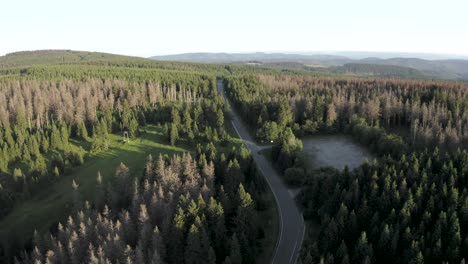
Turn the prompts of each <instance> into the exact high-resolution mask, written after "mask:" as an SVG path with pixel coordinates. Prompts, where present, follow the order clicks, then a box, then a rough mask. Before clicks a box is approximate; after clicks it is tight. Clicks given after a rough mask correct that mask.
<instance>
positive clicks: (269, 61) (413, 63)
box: [151, 52, 468, 80]
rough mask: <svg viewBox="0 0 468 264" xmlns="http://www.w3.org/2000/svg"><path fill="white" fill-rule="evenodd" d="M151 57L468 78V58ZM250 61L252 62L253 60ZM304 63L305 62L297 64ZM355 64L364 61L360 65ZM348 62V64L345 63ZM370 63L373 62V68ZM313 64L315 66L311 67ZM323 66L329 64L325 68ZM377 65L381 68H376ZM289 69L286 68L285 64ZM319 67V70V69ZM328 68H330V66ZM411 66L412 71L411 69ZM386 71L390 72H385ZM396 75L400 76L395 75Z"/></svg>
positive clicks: (257, 54)
mask: <svg viewBox="0 0 468 264" xmlns="http://www.w3.org/2000/svg"><path fill="white" fill-rule="evenodd" d="M151 59H155V60H166V61H185V62H204V63H222V64H225V63H235V64H242V63H245V64H248V63H249V62H252V61H255V64H257V65H258V64H265V65H270V66H274V67H275V68H278V67H280V66H281V65H283V66H285V65H287V64H289V65H290V66H292V67H293V68H294V69H297V68H309V69H310V70H317V71H321V72H334V71H338V72H339V71H341V70H343V71H345V72H346V71H347V72H356V74H357V75H360V74H361V73H362V72H363V70H364V75H367V73H372V75H383V76H387V75H388V76H394V74H395V73H398V72H400V73H402V74H403V75H402V76H401V75H398V76H401V77H404V76H413V74H414V77H417V76H421V75H424V76H426V78H438V79H454V80H468V60H461V59H459V60H455V59H452V60H424V59H418V58H390V59H381V58H364V59H351V58H348V57H345V56H339V55H326V54H318V55H314V54H311V55H306V54H286V53H261V52H258V53H186V54H177V55H167V56H154V57H151ZM250 64H251V63H250ZM298 64H302V65H298ZM355 64H365V65H366V66H361V67H360V68H357V67H358V66H356V65H355ZM345 65H348V66H345ZM370 65H374V66H373V67H374V69H371V68H370V67H371V66H370ZM375 65H389V66H396V67H404V68H405V69H401V68H393V67H387V68H385V67H378V66H375ZM308 66H312V67H308ZM321 66H326V67H325V69H323V68H321ZM330 66H345V67H344V68H334V67H330ZM377 67H378V68H377ZM286 68H287V67H286ZM319 68H320V69H319ZM327 68H329V69H327ZM409 68H411V69H413V70H409ZM385 70H388V71H389V72H388V73H386V72H385ZM395 77H397V76H395Z"/></svg>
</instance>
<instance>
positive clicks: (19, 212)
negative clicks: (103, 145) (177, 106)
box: [0, 126, 193, 248]
mask: <svg viewBox="0 0 468 264" xmlns="http://www.w3.org/2000/svg"><path fill="white" fill-rule="evenodd" d="M144 130H145V131H146V132H145V133H143V134H142V135H141V136H140V137H139V138H137V139H135V140H131V141H130V143H123V142H122V137H121V136H120V135H110V140H111V148H110V149H109V150H108V151H106V152H102V153H100V154H98V155H95V156H92V157H91V158H89V159H88V160H87V161H86V162H85V164H84V165H82V166H80V167H78V168H76V169H75V170H74V171H73V172H72V173H71V175H66V176H63V177H62V178H61V179H60V180H58V181H57V182H54V183H52V184H51V185H49V186H48V187H46V188H44V189H43V190H41V191H40V192H39V193H37V194H36V195H34V196H32V197H31V198H30V199H28V200H26V201H23V202H21V203H19V204H17V205H16V206H15V209H14V210H13V211H12V212H11V213H10V214H9V215H8V216H6V217H5V218H4V219H2V221H0V242H1V243H2V244H3V245H4V246H5V248H7V246H8V245H11V242H12V239H13V238H14V239H15V240H16V241H15V242H14V243H18V245H24V244H25V243H26V242H27V241H28V240H29V239H30V238H31V236H32V234H33V232H34V230H38V231H39V232H45V231H47V230H48V229H49V227H50V226H52V225H53V224H54V223H57V222H59V221H62V222H63V221H64V220H65V217H66V216H67V215H69V214H70V212H71V209H72V208H71V207H72V201H73V192H72V187H71V184H72V180H73V179H74V180H75V181H76V182H77V183H78V184H79V190H80V193H81V195H82V197H83V198H84V199H86V200H89V201H93V200H94V191H95V188H96V177H97V173H98V171H100V172H101V175H102V178H103V182H104V183H106V182H108V181H110V180H112V177H113V175H114V171H115V169H116V167H117V166H118V165H119V164H120V163H121V162H123V163H124V164H125V165H126V166H127V167H129V168H130V171H131V172H133V175H141V173H142V171H143V167H144V164H145V162H146V158H147V156H148V154H152V155H153V158H157V156H159V153H162V154H169V155H172V154H175V153H182V152H188V151H189V150H190V149H193V147H192V148H191V147H190V145H188V144H187V143H185V142H181V143H180V144H179V146H177V147H174V146H170V145H168V144H164V143H159V142H167V139H166V137H165V135H164V134H163V131H162V130H163V129H162V128H158V127H156V126H146V127H144Z"/></svg>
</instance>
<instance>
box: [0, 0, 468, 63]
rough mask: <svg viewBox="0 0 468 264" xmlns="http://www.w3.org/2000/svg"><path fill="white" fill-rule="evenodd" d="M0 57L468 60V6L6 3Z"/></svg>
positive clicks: (392, 1) (453, 1) (369, 0)
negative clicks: (354, 54)
mask: <svg viewBox="0 0 468 264" xmlns="http://www.w3.org/2000/svg"><path fill="white" fill-rule="evenodd" d="M0 8H1V9H0V10H1V11H0V55H3V54H5V53H9V52H13V51H20V50H35V49H74V50H87V51H103V52H110V53H118V54H127V55H136V56H151V55H161V54H173V53H183V52H246V51H266V52H271V51H340V50H341V51H343V50H345V51H396V52H425V53H446V54H462V55H468V15H467V14H468V13H467V12H468V1H467V0H386V1H381V0H320V1H314V0H284V1H275V0H231V1H226V0H190V1H189V0H186V1H183V0H165V1H161V0H148V1H141V0H127V1H119V0H112V1H107V0H80V1H68V0H40V1H39V0H4V1H2V3H1V5H0Z"/></svg>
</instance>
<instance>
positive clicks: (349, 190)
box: [225, 74, 468, 263]
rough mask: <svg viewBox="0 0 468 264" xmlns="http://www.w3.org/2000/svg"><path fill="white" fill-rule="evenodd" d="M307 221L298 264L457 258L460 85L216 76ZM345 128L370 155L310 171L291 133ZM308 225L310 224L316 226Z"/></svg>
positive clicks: (461, 189)
mask: <svg viewBox="0 0 468 264" xmlns="http://www.w3.org/2000/svg"><path fill="white" fill-rule="evenodd" d="M225 86H226V89H227V91H228V94H229V97H230V99H231V100H232V101H233V103H234V104H235V106H236V108H237V110H238V112H239V113H240V114H241V115H242V117H243V118H244V120H245V122H247V123H248V124H249V126H250V127H251V128H252V129H253V131H256V135H257V139H258V140H259V141H263V142H273V150H272V151H271V160H272V161H273V163H274V164H277V169H278V170H280V171H282V172H283V174H284V179H285V181H287V182H288V183H289V184H290V185H292V186H296V187H300V188H301V192H300V194H299V195H298V197H297V201H298V203H299V204H300V205H301V207H302V209H303V213H304V217H305V218H306V220H308V221H309V222H310V223H318V226H319V227H318V228H314V227H312V225H309V228H308V232H307V234H306V237H305V240H304V244H303V247H302V251H301V257H300V260H299V262H300V263H465V261H466V260H467V259H468V255H467V254H468V189H467V186H468V178H467V175H468V152H467V146H468V97H467V92H468V87H467V85H466V84H465V83H457V82H444V81H423V80H401V79H369V78H350V77H330V76H300V75H299V76H298V75H287V74H281V75H277V74H270V75H263V74H247V75H241V76H233V77H228V78H226V79H225ZM327 133H328V134H329V133H345V134H349V135H351V136H352V137H353V138H354V139H355V140H356V141H358V142H360V143H362V144H363V145H365V146H367V147H368V148H369V149H370V150H371V151H372V152H373V153H374V154H375V155H376V156H377V158H376V159H375V160H374V161H371V162H369V163H365V164H363V165H362V166H360V167H359V168H357V169H355V170H353V171H350V170H348V169H347V168H345V170H344V171H338V170H336V169H333V168H320V169H316V170H311V169H310V167H308V166H307V164H305V163H306V161H305V159H304V157H303V154H302V142H301V140H300V139H301V137H303V136H305V135H313V134H327ZM316 229H318V230H316Z"/></svg>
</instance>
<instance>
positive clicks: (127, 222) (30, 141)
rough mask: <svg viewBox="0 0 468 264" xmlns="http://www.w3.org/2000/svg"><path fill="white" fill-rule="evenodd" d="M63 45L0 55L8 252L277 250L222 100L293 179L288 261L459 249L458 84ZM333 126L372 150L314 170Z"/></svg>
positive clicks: (461, 147)
mask: <svg viewBox="0 0 468 264" xmlns="http://www.w3.org/2000/svg"><path fill="white" fill-rule="evenodd" d="M64 52H65V55H60V53H58V54H57V53H55V52H52V51H47V52H44V53H42V54H41V53H40V52H36V53H35V52H32V53H24V54H21V53H20V54H16V55H15V54H13V55H9V56H10V57H8V56H7V57H8V59H5V60H4V63H3V64H2V63H1V60H0V66H1V67H0V156H1V158H0V262H3V263H31V264H33V263H34V264H38V263H186V264H191V263H226V264H227V263H236V264H240V263H259V262H260V263H263V262H265V263H269V262H271V256H272V255H273V251H274V250H275V244H276V239H277V237H278V230H276V229H277V228H278V227H277V225H276V224H275V223H278V219H277V218H278V214H277V213H276V211H275V210H276V206H277V205H276V203H275V200H274V199H273V198H272V197H273V196H272V193H271V190H270V188H269V185H268V184H267V183H266V181H265V177H264V176H265V175H262V174H261V173H260V172H259V171H258V170H257V164H256V163H255V161H254V158H253V155H252V153H251V152H250V150H249V149H248V148H247V147H246V146H244V145H243V143H242V141H241V140H240V139H239V138H238V135H237V133H236V132H235V130H236V128H235V127H233V126H234V125H233V123H232V122H231V121H232V119H231V118H232V116H231V115H232V112H231V110H232V109H233V110H234V111H235V113H237V114H239V116H240V117H241V119H242V120H243V122H244V123H245V124H246V125H247V127H248V128H249V129H250V132H251V134H252V135H253V136H254V137H255V140H256V141H257V142H259V143H261V144H263V145H265V146H268V147H269V146H271V148H269V150H268V151H266V152H264V153H263V152H262V151H261V152H262V154H263V155H265V156H267V157H268V159H269V161H270V162H271V164H273V166H274V167H275V169H276V170H277V171H278V172H279V173H280V174H281V175H282V177H283V180H284V182H285V183H286V184H287V185H288V186H289V187H291V188H297V189H299V190H300V191H299V194H298V195H297V196H296V198H295V199H296V202H297V204H298V205H299V207H300V209H301V212H302V214H303V216H304V219H305V222H306V226H307V228H306V233H305V236H304V240H303V242H302V249H301V250H300V255H299V259H298V263H304V264H305V263H465V261H466V260H468V151H467V147H468V84H466V83H464V82H455V81H439V80H427V79H426V80H415V79H412V80H407V79H399V78H393V79H387V78H367V77H349V76H342V75H337V74H322V73H319V72H314V73H311V72H310V71H300V70H288V71H285V70H278V69H272V68H262V67H253V66H248V65H246V66H242V65H234V64H229V65H220V64H218V65H215V64H197V63H178V62H160V61H151V60H146V59H139V58H130V57H125V56H116V57H113V56H112V55H110V54H92V53H87V54H84V53H79V52H71V51H64ZM15 56H18V57H17V58H16V60H15ZM77 56H78V57H77ZM217 81H220V82H222V83H223V85H224V89H225V91H226V94H227V98H228V99H229V102H230V104H229V102H228V101H227V100H226V99H225V98H224V97H223V96H222V95H221V94H220V93H219V90H218V89H219V87H218V86H217ZM231 107H232V109H231ZM329 134H340V135H341V134H344V135H347V136H349V137H351V138H352V139H353V140H354V141H355V142H357V143H359V144H361V145H362V146H364V147H366V148H367V149H369V151H370V152H371V153H372V155H373V157H374V159H373V160H369V161H367V162H365V163H364V164H362V165H361V166H359V167H357V168H355V169H349V168H347V167H346V168H345V169H344V170H338V169H335V168H332V167H320V168H316V167H312V166H310V160H309V159H308V157H307V156H306V155H305V151H304V144H303V140H304V139H305V138H306V137H309V136H316V135H329ZM124 161H125V162H124ZM44 212H47V213H44ZM44 214H45V215H44ZM272 219H276V220H275V221H276V222H275V221H273V220H272ZM275 230H276V231H275ZM267 238H269V239H270V240H268V239H267ZM263 255H267V257H266V258H265V257H262V256H263Z"/></svg>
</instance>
